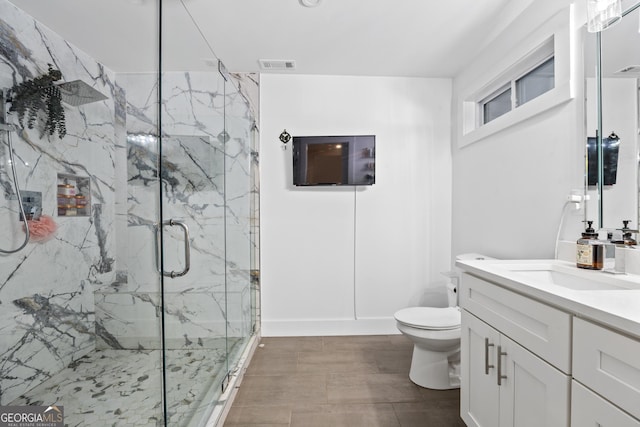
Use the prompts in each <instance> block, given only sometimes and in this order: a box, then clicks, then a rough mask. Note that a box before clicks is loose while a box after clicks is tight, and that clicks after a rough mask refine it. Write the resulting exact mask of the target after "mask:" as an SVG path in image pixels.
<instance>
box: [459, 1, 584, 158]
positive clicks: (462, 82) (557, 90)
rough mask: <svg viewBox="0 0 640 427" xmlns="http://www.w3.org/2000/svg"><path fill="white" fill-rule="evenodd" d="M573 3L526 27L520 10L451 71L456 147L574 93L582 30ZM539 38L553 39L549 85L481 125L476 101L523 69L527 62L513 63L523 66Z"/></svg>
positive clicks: (577, 86) (534, 9) (541, 42)
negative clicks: (457, 69)
mask: <svg viewBox="0 0 640 427" xmlns="http://www.w3.org/2000/svg"><path fill="white" fill-rule="evenodd" d="M530 8H532V9H531V10H532V13H533V12H536V13H537V12H538V9H537V7H535V6H534V5H532V6H530ZM574 9H575V7H574V5H569V6H564V7H561V8H560V9H559V10H558V11H557V12H556V13H555V14H554V15H552V16H550V17H549V18H548V19H547V20H546V21H544V22H543V23H541V24H539V25H537V26H536V27H535V28H534V29H532V28H530V27H528V24H529V22H530V20H529V18H528V17H527V16H525V14H521V15H520V16H518V18H516V20H515V21H513V22H512V23H510V24H509V26H508V27H507V28H506V29H503V30H501V31H500V32H498V33H497V36H496V37H495V38H494V39H493V40H492V41H491V42H490V43H489V44H488V45H487V47H486V48H485V49H484V50H483V51H482V52H481V54H480V55H478V56H477V57H476V59H475V60H473V61H472V62H471V63H470V64H469V67H467V69H465V70H464V71H463V72H461V73H460V74H459V75H458V76H456V78H455V79H454V96H456V97H457V98H458V99H459V101H458V102H459V103H458V105H457V106H456V110H457V117H458V119H457V120H459V122H460V126H459V128H458V130H457V132H456V134H457V135H456V142H455V145H456V146H457V147H458V148H464V147H466V146H468V145H470V144H474V143H476V142H480V141H482V140H485V139H487V138H489V137H491V136H493V135H495V134H497V133H500V132H503V131H505V130H507V129H508V128H510V127H512V126H516V125H518V124H520V123H522V122H524V121H528V120H530V119H533V118H534V117H536V116H538V115H540V114H542V113H545V112H546V111H549V110H550V109H553V108H556V107H559V106H561V105H563V104H566V103H569V102H571V101H572V100H573V99H575V97H576V94H577V93H579V92H580V90H581V89H580V84H581V75H582V62H581V56H580V55H581V49H580V45H581V43H582V37H583V35H582V33H583V31H582V28H581V27H580V26H576V16H575V10H574ZM527 10H529V9H527ZM545 43H552V45H553V53H554V68H555V70H554V71H555V81H554V88H553V89H552V90H550V91H548V92H546V93H543V94H542V95H540V96H538V97H537V98H535V99H532V100H531V101H529V102H527V103H526V104H523V105H521V106H520V107H518V108H516V109H515V110H512V111H510V112H509V113H508V114H503V115H502V116H500V117H498V118H497V119H495V120H492V121H490V122H489V123H487V124H485V125H482V126H481V123H482V122H481V121H480V117H479V115H480V114H479V109H478V105H477V102H478V101H479V100H481V99H483V98H485V97H486V96H488V95H489V94H490V93H491V92H492V91H495V90H497V89H498V88H499V87H500V83H504V82H505V81H509V80H510V77H511V76H512V75H513V74H520V73H521V72H524V71H526V68H528V67H524V68H523V69H520V70H516V68H517V66H518V65H520V66H524V64H523V63H522V60H523V58H528V57H530V56H531V54H532V53H533V52H537V51H538V50H539V48H540V47H541V46H543V45H545ZM540 59H542V58H540ZM531 65H533V64H531ZM516 71H517V72H516ZM506 76H508V77H506Z"/></svg>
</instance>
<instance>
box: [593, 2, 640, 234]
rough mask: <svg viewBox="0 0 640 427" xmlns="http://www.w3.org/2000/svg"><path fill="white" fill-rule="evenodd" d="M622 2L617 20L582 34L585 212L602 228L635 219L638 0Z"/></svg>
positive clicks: (639, 48)
mask: <svg viewBox="0 0 640 427" xmlns="http://www.w3.org/2000/svg"><path fill="white" fill-rule="evenodd" d="M627 3H629V4H626V5H625V4H624V3H623V6H626V9H625V12H624V17H623V19H622V20H621V21H620V22H619V23H618V24H616V25H614V26H612V27H610V28H608V29H607V30H605V31H603V32H601V33H593V34H591V33H588V34H587V36H586V37H585V77H586V85H585V89H586V90H585V98H586V107H585V110H586V129H587V141H585V146H586V152H587V161H586V162H585V171H586V173H585V184H586V185H587V189H588V194H589V195H590V201H589V203H588V206H587V216H588V217H589V219H593V220H595V221H596V223H597V224H598V225H599V226H600V228H603V229H607V230H609V229H619V228H621V227H622V221H623V220H630V221H631V222H630V225H629V227H630V228H634V229H636V228H637V227H638V220H639V209H638V204H639V197H638V192H639V186H638V177H639V166H640V165H639V163H638V145H639V135H638V131H639V128H640V110H639V108H638V104H639V87H640V86H639V83H640V2H637V0H635V1H634V2H627ZM598 133H599V134H600V138H598Z"/></svg>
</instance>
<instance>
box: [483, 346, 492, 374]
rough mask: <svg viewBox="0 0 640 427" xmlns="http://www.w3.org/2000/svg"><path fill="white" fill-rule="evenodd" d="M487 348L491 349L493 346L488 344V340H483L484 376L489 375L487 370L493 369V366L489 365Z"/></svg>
mask: <svg viewBox="0 0 640 427" xmlns="http://www.w3.org/2000/svg"><path fill="white" fill-rule="evenodd" d="M489 347H493V344H489V338H485V339H484V374H485V375H489V369H491V368H495V366H494V365H490V364H489Z"/></svg>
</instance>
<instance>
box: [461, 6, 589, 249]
mask: <svg viewBox="0 0 640 427" xmlns="http://www.w3.org/2000/svg"><path fill="white" fill-rule="evenodd" d="M568 4H569V1H562V2H558V1H557V0H554V1H550V0H542V1H536V2H534V3H533V4H532V6H530V7H529V8H528V9H527V10H525V11H524V13H523V14H522V15H521V16H520V17H518V18H516V20H514V21H513V23H512V24H511V25H510V26H508V27H507V28H506V30H505V31H504V32H503V33H502V34H501V35H499V36H498V37H497V38H496V39H495V40H494V41H493V42H492V43H490V44H489V46H488V48H487V49H486V50H485V51H483V52H481V54H480V55H479V57H478V58H477V59H476V60H474V61H472V62H471V63H470V64H469V67H467V69H466V71H465V72H463V73H461V74H460V75H459V76H457V77H456V78H455V79H454V83H453V91H454V96H453V111H454V119H453V120H454V128H455V129H456V132H455V134H454V135H455V136H454V138H455V139H454V144H453V147H452V150H453V233H452V242H453V243H452V245H453V251H452V256H455V255H456V254H459V253H465V252H481V253H485V254H486V255H490V256H495V257H498V258H510V259H516V258H552V257H553V256H554V247H555V240H556V233H557V232H558V227H559V223H560V219H561V217H562V214H563V211H566V212H565V213H566V215H565V225H564V227H563V229H562V233H561V237H563V238H566V239H568V240H575V239H577V238H578V237H579V230H580V229H581V228H582V224H581V222H580V221H581V220H582V219H583V215H584V214H583V213H582V212H581V211H575V210H570V209H565V208H564V205H565V202H566V200H567V196H568V195H569V194H570V193H571V190H572V189H580V188H583V187H584V185H583V182H584V181H583V179H584V178H583V173H584V172H583V171H584V157H583V156H584V119H583V118H582V117H583V102H584V101H583V96H582V92H581V91H582V88H583V86H584V85H583V77H582V76H583V70H582V65H581V64H582V57H581V37H582V35H581V34H582V33H581V30H580V29H579V28H577V27H576V29H574V27H575V26H574V24H575V23H576V22H579V21H580V18H578V16H581V11H580V10H574V11H573V12H574V13H571V9H569V7H568ZM558 19H560V21H561V23H560V25H558V22H559V21H558ZM554 31H556V34H555V43H556V73H557V75H558V73H559V75H560V77H561V78H560V83H562V84H563V85H565V84H566V85H568V86H566V89H567V91H566V93H567V94H569V95H570V96H569V98H567V99H564V100H563V102H557V103H556V104H554V105H555V106H553V107H552V108H550V109H548V110H546V111H543V112H540V113H539V114H536V115H534V116H532V117H528V118H526V119H524V120H522V121H520V122H518V123H514V124H513V125H512V126H507V127H505V128H504V129H502V130H500V131H497V132H495V133H493V134H491V135H489V136H486V137H485V138H482V139H480V140H478V141H475V142H473V143H470V144H468V145H464V140H465V137H463V134H462V129H463V122H462V117H463V106H462V104H463V102H464V101H465V100H468V97H469V96H470V94H472V93H473V92H474V91H477V90H478V89H479V88H481V86H482V85H483V84H485V83H486V82H489V81H490V80H491V79H492V78H493V77H495V76H498V75H500V73H501V72H502V71H503V70H504V67H505V66H507V65H509V61H512V60H515V59H518V58H522V57H524V56H526V54H527V53H528V52H529V51H530V49H531V47H532V46H535V45H536V44H537V43H542V42H543V41H544V40H545V39H546V38H548V37H549V36H551V35H553V34H554ZM557 83H558V80H557ZM563 87H565V86H563ZM556 101H557V100H556ZM531 102H532V103H533V102H534V101H531ZM525 106H526V104H525ZM527 108H528V107H527ZM508 114H511V113H508ZM508 114H507V115H505V116H503V117H507V116H508ZM506 120H508V119H506ZM496 121H497V120H496Z"/></svg>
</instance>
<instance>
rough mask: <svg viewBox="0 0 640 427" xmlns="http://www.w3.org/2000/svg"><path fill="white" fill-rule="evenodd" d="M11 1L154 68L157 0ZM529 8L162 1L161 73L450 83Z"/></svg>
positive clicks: (69, 33) (448, 2)
mask: <svg viewBox="0 0 640 427" xmlns="http://www.w3.org/2000/svg"><path fill="white" fill-rule="evenodd" d="M10 1H11V2H12V3H14V4H15V5H16V6H18V7H19V8H21V9H23V10H25V11H26V12H27V13H29V14H30V15H32V16H34V17H35V18H36V19H38V20H39V21H41V22H42V23H44V24H46V25H47V26H49V27H50V28H52V29H53V30H54V31H55V32H57V33H58V34H60V35H61V36H62V37H64V38H65V39H66V40H68V41H70V42H71V43H72V44H74V45H76V46H78V47H79V48H81V49H82V50H84V51H85V52H87V53H88V54H90V55H91V56H92V57H94V58H96V59H97V60H98V61H100V62H102V63H103V64H105V65H106V66H107V67H109V68H111V69H112V70H114V71H118V72H141V71H149V70H154V69H157V42H158V36H157V33H158V31H157V28H158V9H159V8H158V0H155V1H154V0H109V1H104V0H47V1H42V0H10ZM532 1H533V0H323V1H322V3H321V4H320V6H319V7H316V8H305V7H303V6H301V5H300V4H299V2H298V0H162V4H163V8H162V9H163V10H162V17H163V19H162V26H163V27H162V29H163V31H162V43H163V50H162V62H163V68H165V69H167V70H202V69H210V67H211V65H210V64H207V62H209V63H210V62H211V61H210V60H211V59H212V58H215V57H219V58H220V59H222V61H223V62H224V63H225V65H226V66H227V68H228V69H229V70H230V71H238V72H240V71H244V72H257V71H260V70H259V68H258V60H259V59H286V60H294V61H296V66H297V67H296V69H295V70H294V71H288V72H294V73H302V74H328V75H376V76H419V77H451V76H454V75H456V74H457V73H458V72H459V71H461V70H462V68H463V67H464V66H465V64H467V63H468V62H469V60H470V59H471V58H472V57H474V56H475V55H476V54H477V52H478V51H479V50H480V49H481V48H482V47H483V46H484V45H485V44H486V43H487V42H488V41H489V40H490V39H491V38H492V37H495V35H496V34H497V33H498V32H499V31H500V30H501V29H502V28H504V25H505V23H508V22H509V21H510V20H511V19H512V18H513V17H515V16H516V15H518V14H519V13H521V12H522V10H524V8H525V7H526V6H527V5H529V4H530V3H531V2H532ZM207 59H209V61H207Z"/></svg>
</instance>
